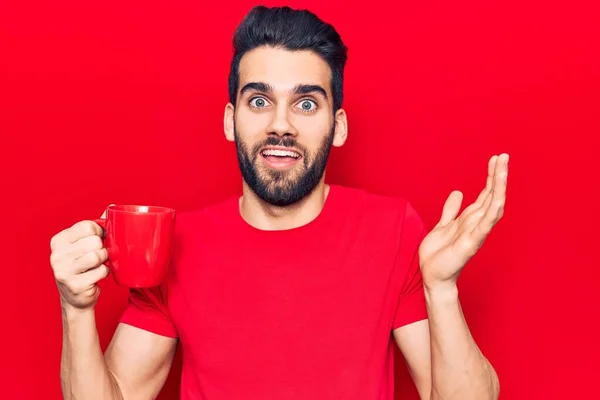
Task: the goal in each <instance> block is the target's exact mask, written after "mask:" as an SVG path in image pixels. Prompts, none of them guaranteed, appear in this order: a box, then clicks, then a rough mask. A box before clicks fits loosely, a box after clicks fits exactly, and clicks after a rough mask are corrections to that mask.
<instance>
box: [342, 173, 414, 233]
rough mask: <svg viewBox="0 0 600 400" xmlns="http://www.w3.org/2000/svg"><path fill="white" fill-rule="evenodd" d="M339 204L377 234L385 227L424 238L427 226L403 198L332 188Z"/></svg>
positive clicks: (347, 188) (358, 189) (343, 187)
mask: <svg viewBox="0 0 600 400" xmlns="http://www.w3.org/2000/svg"><path fill="white" fill-rule="evenodd" d="M332 187H333V189H334V190H335V191H336V193H337V197H338V201H337V204H338V205H339V207H340V208H342V209H343V210H344V211H345V212H347V213H348V215H354V216H356V217H358V218H360V219H361V220H363V221H365V222H367V223H369V224H371V225H373V226H374V227H375V228H376V229H378V230H384V229H385V227H389V228H392V229H394V230H395V231H396V232H403V233H405V234H406V233H407V232H408V233H414V234H416V235H417V236H420V235H422V232H423V231H424V230H425V225H424V223H423V220H422V218H421V215H420V213H419V212H418V211H417V209H416V207H415V206H414V205H413V204H412V203H411V201H409V200H408V198H407V197H405V196H403V195H396V194H383V193H376V192H372V191H368V190H365V189H361V188H356V187H349V186H341V185H332Z"/></svg>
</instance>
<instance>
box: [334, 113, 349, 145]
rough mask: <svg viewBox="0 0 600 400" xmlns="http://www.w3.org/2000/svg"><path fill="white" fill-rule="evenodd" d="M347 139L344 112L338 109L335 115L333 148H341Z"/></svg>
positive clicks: (346, 123) (346, 120)
mask: <svg viewBox="0 0 600 400" xmlns="http://www.w3.org/2000/svg"><path fill="white" fill-rule="evenodd" d="M347 138H348V119H347V118H346V111H344V110H343V109H341V108H340V109H339V110H338V111H337V112H336V113H335V131H334V133H333V145H334V146H335V147H341V146H342V145H343V144H344V143H346V139H347Z"/></svg>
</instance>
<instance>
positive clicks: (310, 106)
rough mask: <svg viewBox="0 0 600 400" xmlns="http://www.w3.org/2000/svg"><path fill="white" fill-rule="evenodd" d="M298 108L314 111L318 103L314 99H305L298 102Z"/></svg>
mask: <svg viewBox="0 0 600 400" xmlns="http://www.w3.org/2000/svg"><path fill="white" fill-rule="evenodd" d="M298 108H300V109H301V110H302V111H304V112H313V111H316V110H317V103H315V102H314V101H313V100H309V99H304V100H302V101H301V102H300V103H298Z"/></svg>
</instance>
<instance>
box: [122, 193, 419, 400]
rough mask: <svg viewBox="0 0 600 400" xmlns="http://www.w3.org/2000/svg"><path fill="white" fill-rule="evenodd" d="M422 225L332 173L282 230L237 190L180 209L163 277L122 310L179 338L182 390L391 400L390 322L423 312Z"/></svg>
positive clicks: (127, 319) (205, 395) (219, 395)
mask: <svg viewBox="0 0 600 400" xmlns="http://www.w3.org/2000/svg"><path fill="white" fill-rule="evenodd" d="M425 233H426V232H425V229H424V225H423V223H422V221H421V219H420V218H419V216H418V215H417V213H416V212H415V210H414V209H413V208H412V207H411V205H410V204H409V203H408V202H407V201H406V200H405V199H402V198H388V197H383V196H377V195H373V194H368V193H366V192H364V191H362V190H358V189H352V188H347V187H342V186H337V185H332V186H331V189H330V193H329V195H328V198H327V200H326V202H325V205H324V208H323V210H322V212H321V213H320V215H319V216H318V217H317V218H316V219H315V220H313V221H312V222H311V223H309V224H307V225H305V226H302V227H299V228H295V229H290V230H285V231H261V230H258V229H256V228H253V227H252V226H250V225H248V224H247V223H246V222H245V221H244V220H243V219H242V217H241V216H240V213H239V208H238V198H237V197H235V198H231V199H230V200H228V201H225V202H222V203H220V204H218V205H213V206H210V207H206V208H203V209H200V210H197V211H193V212H186V213H179V214H178V215H177V240H176V242H177V246H176V248H175V250H174V257H173V266H172V268H171V273H170V276H169V278H168V279H167V280H166V282H165V284H164V285H163V286H162V287H161V288H160V289H159V288H156V289H146V290H132V291H131V296H130V300H129V306H128V307H127V309H126V311H125V313H124V315H123V317H122V319H121V322H124V323H126V324H130V325H133V326H136V327H139V328H142V329H145V330H148V331H151V332H154V333H157V334H159V335H164V336H169V337H173V338H178V339H179V340H180V341H181V345H182V356H183V372H182V378H181V398H182V399H185V400H196V399H198V400H199V399H202V400H237V399H243V400H251V399H257V400H258V399H260V400H271V399H272V400H283V399H285V400H295V399H302V400H307V399H310V400H319V399H323V400H332V399H343V400H353V399H356V400H367V399H369V400H375V399H382V400H391V399H392V398H393V390H394V388H393V384H394V373H393V361H394V357H393V346H395V342H394V339H393V336H392V330H393V329H395V328H398V327H400V326H403V325H406V324H409V323H412V322H415V321H418V320H422V319H425V318H427V311H426V308H425V300H424V293H423V286H422V279H421V274H420V270H419V262H418V246H419V244H420V242H421V240H422V238H423V237H424V234H425Z"/></svg>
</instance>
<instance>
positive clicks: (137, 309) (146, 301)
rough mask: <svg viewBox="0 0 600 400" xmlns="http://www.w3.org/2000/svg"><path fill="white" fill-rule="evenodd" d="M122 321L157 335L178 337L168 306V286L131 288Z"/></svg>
mask: <svg viewBox="0 0 600 400" xmlns="http://www.w3.org/2000/svg"><path fill="white" fill-rule="evenodd" d="M120 322H122V323H125V324H128V325H132V326H135V327H137V328H140V329H144V330H146V331H149V332H152V333H156V334H157V335H162V336H168V337H171V338H177V337H178V333H177V329H176V328H175V325H174V323H173V321H172V319H171V316H170V313H169V309H168V307H167V295H166V286H165V285H163V286H160V287H155V288H147V289H146V288H144V289H130V290H129V300H128V303H127V307H126V308H125V312H124V313H123V315H122V316H121V319H120Z"/></svg>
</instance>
